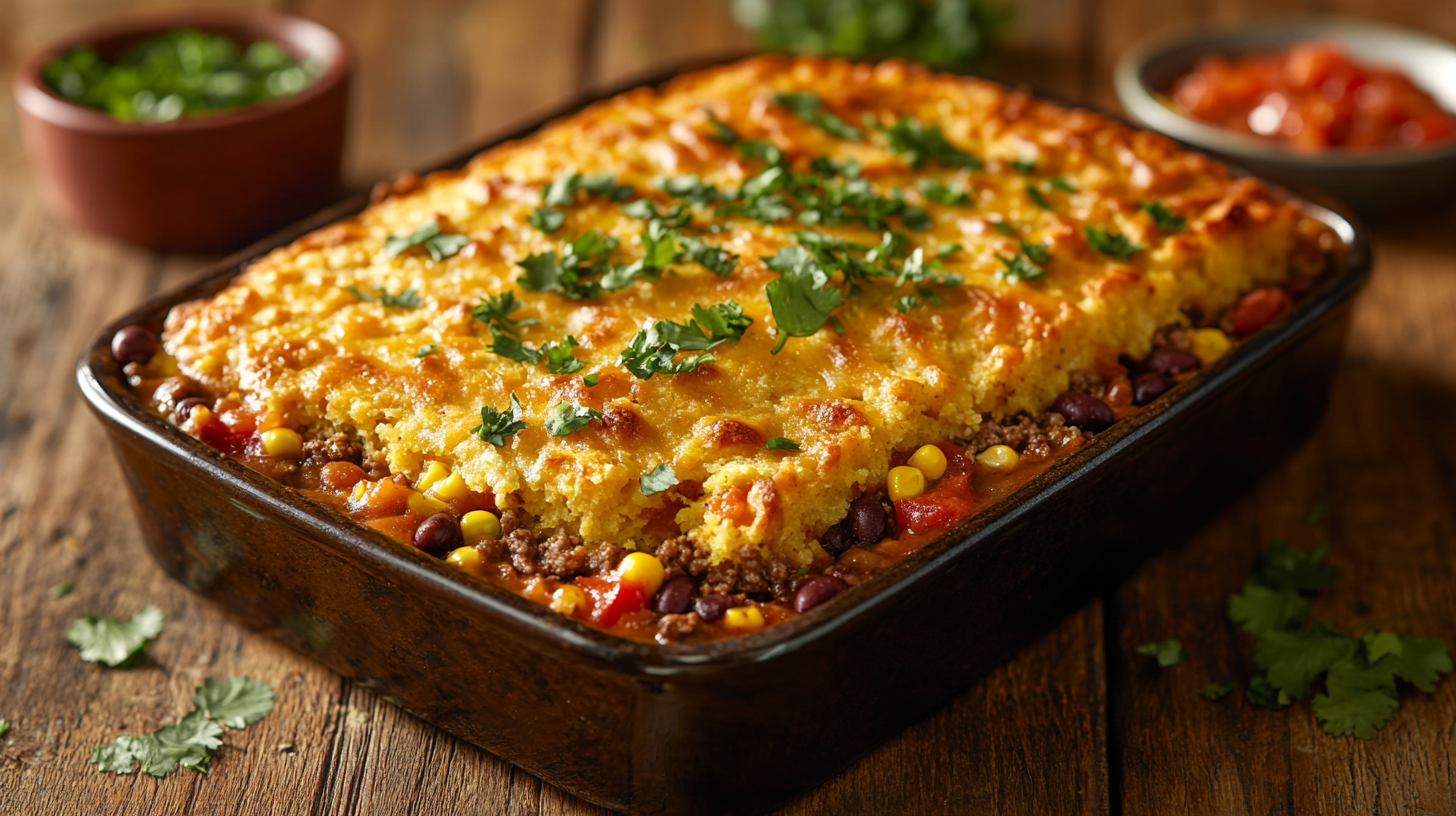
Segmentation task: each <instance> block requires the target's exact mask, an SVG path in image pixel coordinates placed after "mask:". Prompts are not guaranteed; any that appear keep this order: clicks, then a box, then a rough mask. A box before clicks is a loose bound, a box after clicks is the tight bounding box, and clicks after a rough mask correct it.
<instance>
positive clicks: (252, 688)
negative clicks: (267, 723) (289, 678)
mask: <svg viewBox="0 0 1456 816" xmlns="http://www.w3.org/2000/svg"><path fill="white" fill-rule="evenodd" d="M192 702H193V703H194V704H196V706H197V707H198V708H199V709H200V710H201V711H202V713H203V715H204V716H206V717H207V718H208V719H210V720H216V721H218V722H220V723H222V724H223V725H225V726H227V727H228V728H232V729H234V730H239V729H242V728H246V727H247V726H250V725H252V724H253V723H255V722H257V721H259V720H261V719H263V718H264V717H266V716H267V715H268V712H270V711H272V710H273V687H272V686H270V685H268V684H267V683H264V682H263V681H261V680H254V679H252V678H251V677H229V678H228V679H227V680H225V681H224V682H221V683H219V682H217V681H216V680H213V679H212V678H210V677H209V678H207V679H206V680H204V681H203V682H202V685H201V686H198V687H197V694H196V695H195V696H194V697H193V698H192Z"/></svg>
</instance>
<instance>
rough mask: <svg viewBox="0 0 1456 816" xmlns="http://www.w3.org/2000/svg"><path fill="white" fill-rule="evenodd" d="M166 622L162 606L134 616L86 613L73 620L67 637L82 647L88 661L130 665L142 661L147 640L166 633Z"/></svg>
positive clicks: (109, 664) (78, 646) (71, 642)
mask: <svg viewBox="0 0 1456 816" xmlns="http://www.w3.org/2000/svg"><path fill="white" fill-rule="evenodd" d="M163 622H164V618H163V615H162V610H160V609H158V608H156V607H155V606H149V607H147V608H146V609H143V610H142V611H140V612H138V613H136V614H135V615H132V616H131V619H130V620H121V619H119V618H113V617H111V616H110V615H85V616H83V617H81V618H80V619H78V620H77V621H76V622H75V623H73V624H71V628H70V629H68V630H67V631H66V640H67V641H69V642H70V644H71V645H72V646H75V647H76V648H77V649H80V650H81V659H82V660H84V661H86V662H87V663H105V664H106V665H108V666H110V667H112V668H129V667H131V666H133V665H135V664H136V663H138V662H140V661H141V659H142V656H143V655H144V654H145V653H146V648H147V643H148V642H150V641H151V640H152V639H153V638H155V637H156V636H157V635H160V634H161V633H162V624H163Z"/></svg>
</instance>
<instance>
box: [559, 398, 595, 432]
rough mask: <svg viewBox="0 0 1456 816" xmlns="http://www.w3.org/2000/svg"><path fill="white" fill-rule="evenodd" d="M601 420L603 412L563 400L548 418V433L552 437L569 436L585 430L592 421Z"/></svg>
mask: <svg viewBox="0 0 1456 816" xmlns="http://www.w3.org/2000/svg"><path fill="white" fill-rule="evenodd" d="M601 418H602V412H601V411H597V410H595V409H592V408H587V407H585V406H581V405H577V404H576V403H574V402H567V401H566V400H562V401H561V402H558V403H556V406H555V407H553V408H552V409H551V413H550V414H548V415H547V416H546V431H547V433H549V434H551V435H552V436H567V435H569V434H573V433H576V432H577V431H579V430H581V429H582V428H585V427H586V426H587V425H588V424H590V423H591V421H592V420H594V419H601Z"/></svg>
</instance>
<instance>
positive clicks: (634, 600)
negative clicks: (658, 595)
mask: <svg viewBox="0 0 1456 816" xmlns="http://www.w3.org/2000/svg"><path fill="white" fill-rule="evenodd" d="M576 585H577V586H579V587H581V588H582V589H584V590H586V594H587V597H588V598H590V599H591V604H592V612H591V619H592V622H593V623H596V624H599V625H601V626H611V625H612V624H614V623H616V622H617V621H618V619H620V618H621V617H622V616H623V615H625V614H627V613H629V612H636V611H637V610H639V609H645V608H646V607H647V592H646V591H645V590H643V588H642V587H641V586H640V585H638V584H636V583H633V582H632V581H608V580H606V579H603V578H578V579H576Z"/></svg>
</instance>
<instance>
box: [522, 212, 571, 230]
mask: <svg viewBox="0 0 1456 816" xmlns="http://www.w3.org/2000/svg"><path fill="white" fill-rule="evenodd" d="M526 223H528V224H530V225H531V226H533V227H535V228H536V229H538V230H540V231H542V232H544V233H547V234H550V233H553V232H555V231H557V230H559V229H561V225H563V224H565V223H566V215H565V213H563V212H561V210H553V209H551V208H550V207H537V208H536V209H534V210H532V211H531V214H530V215H528V216H526Z"/></svg>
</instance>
